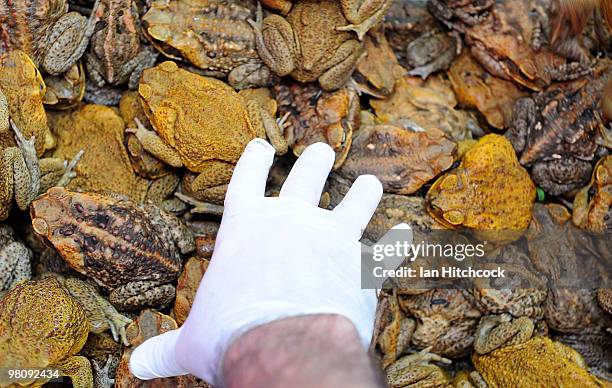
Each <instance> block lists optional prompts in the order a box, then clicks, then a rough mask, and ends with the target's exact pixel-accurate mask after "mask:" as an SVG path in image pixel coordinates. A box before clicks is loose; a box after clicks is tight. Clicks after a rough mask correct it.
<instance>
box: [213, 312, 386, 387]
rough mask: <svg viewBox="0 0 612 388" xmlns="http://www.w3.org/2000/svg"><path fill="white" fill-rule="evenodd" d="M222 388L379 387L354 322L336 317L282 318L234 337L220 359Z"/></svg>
mask: <svg viewBox="0 0 612 388" xmlns="http://www.w3.org/2000/svg"><path fill="white" fill-rule="evenodd" d="M223 379H224V382H225V387H226V388H238V387H251V388H260V387H261V388H264V387H265V388H277V387H294V388H309V387H313V388H314V387H317V388H328V387H329V388H332V387H334V388H336V387H355V388H382V387H385V386H386V385H385V383H384V382H383V379H382V376H381V375H380V372H379V371H378V369H377V368H376V367H375V366H374V365H373V363H372V361H371V360H370V357H369V356H368V354H367V353H366V352H365V350H364V349H363V346H362V344H361V342H360V340H359V337H358V335H357V332H356V331H355V328H354V326H353V325H352V324H351V322H350V321H349V320H347V319H346V318H344V317H342V316H339V315H311V316H303V317H295V318H287V319H282V320H279V321H275V322H272V323H269V324H266V325H262V326H260V327H257V328H255V329H253V330H251V331H249V332H247V333H245V334H243V335H242V336H241V337H239V338H238V339H237V340H236V341H235V342H234V343H233V344H232V345H231V346H230V347H229V349H228V351H227V353H226V355H225V358H224V361H223Z"/></svg>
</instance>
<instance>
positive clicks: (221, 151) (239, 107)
mask: <svg viewBox="0 0 612 388" xmlns="http://www.w3.org/2000/svg"><path fill="white" fill-rule="evenodd" d="M138 93H139V94H140V97H141V102H142V106H143V108H144V110H145V113H146V115H147V117H148V118H149V121H150V122H151V125H152V126H153V128H154V129H155V132H153V131H150V130H147V129H146V128H145V127H144V126H139V127H138V129H137V130H136V136H137V137H138V139H139V140H140V142H141V143H142V145H143V147H144V148H145V150H147V151H149V152H150V153H151V154H153V155H155V156H156V157H158V158H159V159H161V160H163V161H164V162H166V163H167V164H169V165H171V166H173V167H181V166H185V167H186V168H187V169H188V170H189V171H192V172H195V173H198V174H199V175H198V176H197V177H196V178H195V181H194V182H193V189H194V190H196V191H201V192H204V193H205V192H206V191H207V190H208V191H210V192H211V194H210V197H211V200H217V201H221V200H222V198H223V196H224V190H223V188H224V187H225V185H226V184H227V183H228V182H229V179H230V177H231V173H232V171H233V168H234V164H235V163H236V161H237V160H238V158H239V157H240V155H241V153H242V151H243V149H244V147H245V146H246V144H247V143H248V142H249V141H250V140H251V139H253V138H255V137H262V138H263V137H265V136H266V134H267V136H268V138H269V139H270V141H271V143H272V145H273V146H274V147H275V148H276V150H277V153H280V154H282V153H284V152H286V151H287V145H286V142H285V140H284V138H283V137H282V135H281V133H280V128H279V127H278V125H277V124H276V122H275V121H274V119H273V118H272V117H270V115H269V114H267V112H266V111H265V110H264V109H263V108H262V107H261V106H260V105H259V104H258V103H257V102H255V101H253V100H248V101H247V100H246V99H244V98H243V97H242V96H240V95H239V94H238V93H236V92H235V91H234V89H232V88H231V87H230V86H228V85H227V84H225V83H224V82H222V81H219V80H217V79H214V78H209V77H203V76H200V75H198V74H195V73H190V72H188V71H186V70H183V69H179V67H178V66H177V65H176V63H174V62H169V61H168V62H164V63H161V64H160V65H158V66H156V67H154V68H150V69H146V70H145V71H144V72H143V75H142V78H141V81H140V85H139V87H138ZM204 195H205V194H204Z"/></svg>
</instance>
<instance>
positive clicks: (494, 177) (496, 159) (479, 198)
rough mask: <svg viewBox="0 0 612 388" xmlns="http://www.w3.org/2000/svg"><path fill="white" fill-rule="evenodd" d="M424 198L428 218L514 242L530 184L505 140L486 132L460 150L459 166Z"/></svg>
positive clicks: (527, 212)
mask: <svg viewBox="0 0 612 388" xmlns="http://www.w3.org/2000/svg"><path fill="white" fill-rule="evenodd" d="M426 201H427V210H428V211H429V213H430V214H431V216H432V217H434V218H435V219H436V221H438V222H440V223H442V224H443V225H445V226H447V227H450V228H454V227H458V226H463V227H466V228H471V229H475V230H476V231H478V232H479V233H481V234H482V235H483V236H484V235H490V237H491V238H492V239H495V240H497V239H499V240H507V239H509V240H513V239H517V238H518V237H520V235H521V234H522V233H523V231H524V230H525V229H526V228H527V226H528V225H529V221H530V220H531V208H532V207H533V204H534V201H535V186H534V185H533V182H532V181H531V179H530V178H529V174H527V171H525V169H524V168H523V167H522V166H521V165H520V164H519V162H518V160H517V157H516V154H515V153H514V149H513V148H512V145H511V144H510V142H509V141H508V140H506V139H505V138H504V137H503V136H500V135H495V134H490V135H486V136H484V137H483V138H481V139H480V140H479V141H478V143H477V144H476V145H475V146H474V147H473V148H471V149H470V150H468V151H467V152H466V153H465V155H464V157H463V159H462V160H461V164H460V165H459V167H457V168H456V169H454V170H452V171H451V172H449V173H446V174H444V175H443V176H441V177H440V178H438V180H437V181H436V182H435V183H434V184H433V185H432V186H431V187H430V189H429V191H428V192H427V196H426Z"/></svg>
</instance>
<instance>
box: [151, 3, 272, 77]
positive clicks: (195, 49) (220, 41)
mask: <svg viewBox="0 0 612 388" xmlns="http://www.w3.org/2000/svg"><path fill="white" fill-rule="evenodd" d="M256 10H257V2H256V1H254V0H230V1H220V0H195V1H194V0H172V1H165V0H156V1H153V3H152V4H151V8H149V10H148V11H147V13H146V14H145V15H144V16H143V18H142V21H143V23H144V25H145V28H146V32H147V34H148V37H149V38H150V39H151V40H152V41H153V44H155V45H156V47H157V48H158V49H159V50H160V51H161V52H162V53H163V54H164V55H166V56H167V57H170V58H173V59H180V58H181V57H183V58H185V59H186V60H188V61H189V62H191V63H192V64H193V65H194V66H196V67H198V68H200V69H202V70H203V71H204V72H205V74H206V75H210V76H213V77H226V76H227V78H228V83H229V84H230V85H231V86H233V87H234V88H236V89H244V88H248V87H256V86H265V85H267V84H269V83H270V82H271V81H272V80H273V78H274V77H273V74H272V72H271V71H270V69H269V68H268V67H267V66H265V65H264V64H263V62H262V61H261V59H260V58H259V55H258V54H257V47H256V45H255V34H254V32H253V29H252V28H251V26H250V25H249V23H248V22H247V20H248V19H252V18H255V17H256Z"/></svg>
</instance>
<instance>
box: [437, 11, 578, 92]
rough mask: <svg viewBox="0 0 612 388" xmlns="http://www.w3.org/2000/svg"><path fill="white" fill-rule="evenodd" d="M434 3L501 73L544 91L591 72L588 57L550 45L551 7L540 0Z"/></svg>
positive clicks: (495, 72)
mask: <svg viewBox="0 0 612 388" xmlns="http://www.w3.org/2000/svg"><path fill="white" fill-rule="evenodd" d="M429 5H430V10H431V11H432V13H433V14H434V15H435V16H436V17H437V18H438V19H439V20H440V21H442V22H443V23H445V24H446V25H447V26H448V27H449V28H451V29H453V30H455V31H457V32H459V33H462V34H464V38H465V43H466V44H467V45H468V47H469V49H470V51H471V53H472V55H473V56H474V57H475V58H476V59H477V60H478V61H479V62H480V63H481V64H482V66H484V67H485V69H487V71H488V72H490V73H491V74H493V75H495V76H497V77H500V78H504V79H507V80H509V81H514V82H517V83H518V84H520V85H523V86H525V87H527V88H529V89H532V90H541V89H542V88H544V87H546V86H547V85H550V84H551V83H552V81H555V80H558V81H565V80H568V79H577V78H580V77H582V76H584V75H585V74H588V73H589V72H590V63H589V62H588V61H587V60H586V59H585V58H584V57H585V55H575V53H574V52H575V50H569V51H568V50H561V49H560V48H559V47H554V48H553V47H550V45H548V44H544V42H545V41H546V38H545V35H546V33H545V31H544V29H545V27H546V26H544V25H543V22H542V21H543V20H545V19H547V15H548V14H549V13H550V10H549V9H548V7H547V6H546V5H545V4H543V2H542V1H540V0H517V1H509V2H495V1H492V0H486V1H471V0H468V1H453V0H450V1H445V0H431V1H430V2H429Z"/></svg>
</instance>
